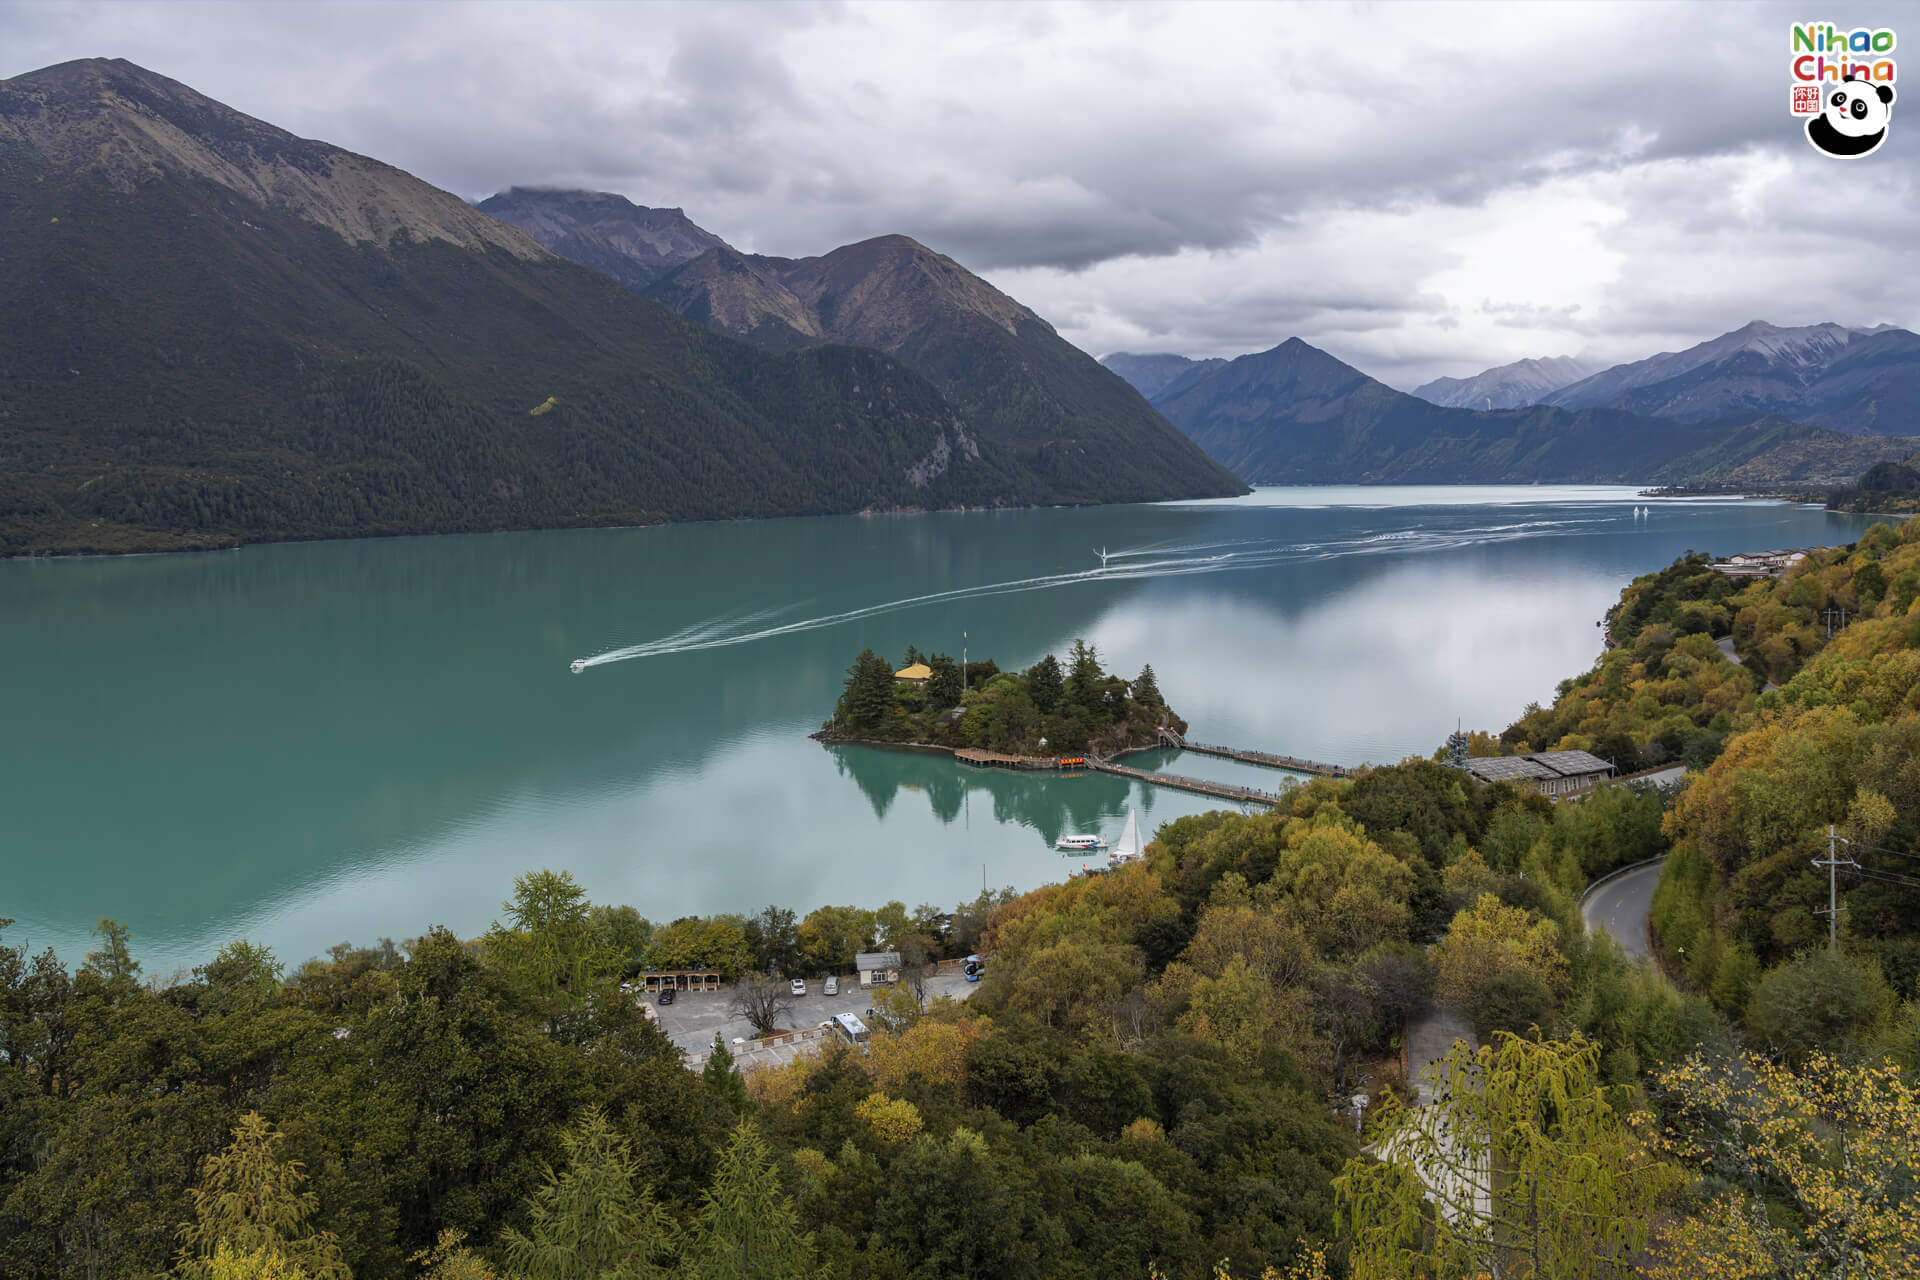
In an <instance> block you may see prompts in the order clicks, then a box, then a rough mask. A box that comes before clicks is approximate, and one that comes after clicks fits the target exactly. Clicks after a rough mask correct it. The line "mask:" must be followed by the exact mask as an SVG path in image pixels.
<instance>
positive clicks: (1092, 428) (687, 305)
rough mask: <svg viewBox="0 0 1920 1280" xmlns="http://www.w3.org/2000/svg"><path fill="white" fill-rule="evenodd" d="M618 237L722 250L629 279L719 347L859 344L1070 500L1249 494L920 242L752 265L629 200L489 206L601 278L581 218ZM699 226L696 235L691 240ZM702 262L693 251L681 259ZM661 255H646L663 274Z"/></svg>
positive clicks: (500, 201) (1008, 303) (759, 258)
mask: <svg viewBox="0 0 1920 1280" xmlns="http://www.w3.org/2000/svg"><path fill="white" fill-rule="evenodd" d="M617 206H624V208H625V210H628V211H631V212H619V213H617V214H614V215H611V216H610V217H609V218H608V219H607V220H608V222H609V223H610V224H611V225H616V226H618V225H625V224H626V223H628V222H633V221H638V220H641V219H647V218H651V217H653V216H654V215H658V214H661V213H662V212H671V213H672V214H673V219H674V220H675V221H674V225H676V226H679V225H680V224H684V228H690V229H691V230H692V231H693V232H697V233H698V236H699V237H704V238H705V240H704V241H695V240H694V238H693V237H692V236H684V237H683V239H682V241H681V242H680V243H682V244H687V245H689V246H690V245H691V244H692V243H705V241H711V244H709V245H707V247H706V248H704V249H702V250H701V251H700V252H698V253H696V254H692V255H691V256H689V257H687V258H686V260H685V261H683V262H681V263H679V264H678V265H676V266H674V267H673V268H672V269H671V270H668V271H666V272H664V273H661V274H657V275H654V276H653V277H652V278H651V279H648V280H644V281H636V280H635V279H633V278H632V276H631V274H630V273H629V272H627V271H613V272H611V274H614V275H615V278H616V279H622V280H624V281H626V282H627V283H629V284H634V285H635V287H638V288H640V289H642V290H643V291H644V292H645V293H646V294H647V296H648V297H651V298H656V299H658V300H659V301H661V302H664V303H666V304H667V305H668V306H670V307H672V308H673V309H674V310H676V311H678V312H679V313H680V314H681V315H683V316H685V317H687V318H688V319H690V320H693V321H695V322H697V323H699V324H702V325H705V326H706V327H707V328H709V329H711V330H713V331H714V332H716V333H724V334H726V335H728V336H729V337H733V338H738V339H740V340H742V341H744V342H748V343H751V344H752V345H754V346H757V347H760V348H761V349H763V350H766V351H773V352H787V351H798V350H803V349H806V348H810V347H817V346H822V345H826V344H835V343H843V344H846V345H849V346H857V347H869V348H872V349H873V350H876V351H882V352H885V353H886V354H887V355H889V356H892V357H893V358H895V359H897V360H899V361H900V362H901V363H902V364H905V365H906V366H907V367H908V368H910V369H912V370H914V371H915V372H917V373H919V374H921V375H922V376H924V377H925V378H927V379H928V380H929V381H931V382H932V383H933V385H934V386H935V387H936V388H938V389H939V391H940V393H941V394H942V395H943V396H945V397H946V399H947V401H948V402H949V403H950V404H952V405H953V407H954V409H955V411H956V412H957V413H958V415H959V416H960V418H961V419H962V420H964V421H965V422H966V423H967V424H968V425H969V427H970V428H971V429H972V430H974V431H975V433H976V434H977V435H978V437H979V438H980V439H981V440H982V441H986V442H991V443H993V444H996V445H999V446H1002V447H1003V448H1004V449H1005V450H1007V452H1008V456H1010V457H1011V459H1012V460H1013V461H1014V462H1015V463H1016V464H1018V465H1019V466H1021V467H1022V468H1024V469H1027V470H1029V471H1031V472H1032V473H1033V474H1034V475H1036V476H1038V477H1039V478H1040V479H1041V480H1042V481H1043V483H1044V484H1045V485H1046V486H1047V488H1048V490H1049V492H1050V494H1051V498H1052V500H1053V501H1056V502H1094V501H1103V500H1104V501H1112V500H1116V499H1135V500H1151V499H1156V498H1170V497H1175V496H1182V495H1184V496H1189V497H1197V496H1217V495H1225V494H1229V493H1238V492H1241V491H1242V490H1243V488H1244V486H1242V485H1240V484H1239V483H1238V482H1237V481H1236V480H1235V479H1234V478H1233V477H1232V476H1230V475H1228V474H1226V473H1225V472H1224V471H1223V470H1221V469H1220V468H1219V467H1217V466H1216V465H1214V464H1213V463H1211V462H1209V461H1208V460H1207V458H1206V456H1205V455H1204V454H1202V453H1201V452H1200V450H1198V449H1196V448H1195V447H1194V446H1193V444H1192V443H1191V442H1190V441H1189V440H1188V439H1187V438H1186V437H1185V436H1183V435H1182V434H1181V433H1180V432H1179V431H1177V430H1176V429H1174V427H1173V426H1171V425H1170V424H1169V423H1168V422H1167V421H1166V420H1165V419H1164V418H1162V417H1161V416H1160V415H1159V414H1158V413H1156V412H1154V410H1153V409H1152V407H1151V406H1149V405H1148V404H1147V402H1146V401H1145V400H1144V399H1143V398H1142V397H1141V396H1139V395H1138V394H1136V393H1135V392H1134V391H1133V390H1132V389H1131V388H1129V387H1128V386H1127V384H1126V383H1125V382H1124V381H1123V380H1122V379H1121V378H1119V377H1116V376H1115V375H1114V374H1112V373H1109V372H1108V371H1107V370H1105V369H1102V368H1101V367H1100V365H1099V364H1098V363H1097V362H1096V361H1094V360H1093V359H1092V358H1091V357H1089V356H1088V355H1087V354H1086V353H1085V352H1083V351H1081V350H1080V349H1079V348H1078V347H1075V346H1074V345H1073V344H1072V343H1069V342H1068V341H1066V340H1065V339H1064V338H1062V337H1060V335H1059V334H1058V333H1056V332H1054V329H1053V326H1052V325H1050V324H1048V323H1047V322H1046V321H1045V320H1043V319H1041V318H1040V317H1039V316H1037V315H1035V314H1034V313H1033V312H1032V311H1031V310H1029V309H1028V308H1026V307H1024V306H1022V305H1021V304H1020V303H1019V302H1017V301H1015V300H1014V299H1012V298H1010V297H1008V296H1007V295H1006V294H1004V293H1002V292H1000V291H999V290H998V289H996V288H994V287H993V286H992V285H990V284H988V283H987V282H986V281H985V280H982V279H981V278H980V277H979V276H976V275H974V274H973V273H972V272H970V271H968V270H967V269H966V268H965V267H962V266H961V265H960V264H959V263H957V262H955V261H954V260H953V259H951V258H949V257H947V256H946V255H944V254H941V253H936V252H934V251H933V250H932V249H929V248H927V247H926V246H925V245H923V244H920V243H918V242H917V241H914V240H911V239H909V238H907V237H906V236H898V235H891V236H880V237H877V238H875V239H872V240H863V241H861V242H859V243H858V244H850V245H843V246H841V247H840V248H837V249H834V250H832V251H831V252H829V253H826V254H823V255H821V256H819V257H816V258H773V257H766V256H764V255H760V254H744V253H741V252H739V251H738V250H736V249H734V248H732V247H731V246H729V245H726V244H724V243H722V242H720V241H719V240H718V238H717V237H712V236H709V235H708V233H706V232H704V231H701V230H700V229H699V228H698V227H695V226H694V225H693V224H692V223H690V222H686V221H685V219H684V218H681V217H680V216H679V214H678V211H677V210H675V211H661V210H647V209H643V208H640V207H639V206H634V205H629V204H627V203H626V202H625V201H624V200H622V199H621V198H620V197H618V196H604V195H592V194H588V193H583V192H565V191H550V192H539V191H527V190H519V189H516V190H515V191H513V192H509V193H508V194H507V195H506V196H496V197H494V198H493V199H492V200H488V201H485V202H483V203H482V204H481V206H480V207H481V208H482V209H487V210H494V209H507V208H510V209H511V211H512V212H513V214H514V223H515V225H516V226H520V227H522V228H524V229H526V230H527V231H528V233H529V234H530V235H532V236H533V237H534V238H535V239H536V240H539V241H540V242H541V243H542V244H544V245H546V246H547V247H549V248H551V249H553V250H554V251H555V252H556V253H561V254H565V255H567V256H570V257H572V256H575V253H576V251H577V250H580V249H582V248H583V247H584V248H586V249H588V250H591V252H590V253H585V254H583V255H582V256H579V257H578V258H577V260H578V261H580V262H583V263H585V264H587V265H590V266H597V265H598V261H597V255H598V254H599V253H600V252H601V250H602V248H603V247H604V246H605V245H606V244H607V243H610V242H608V241H605V240H601V241H595V242H592V243H591V244H586V245H584V246H583V243H582V242H581V240H580V239H579V236H578V232H577V231H574V230H571V229H570V223H569V219H570V218H573V217H575V212H574V211H576V210H581V209H587V210H613V209H615V208H616V207H617ZM684 228H683V229H684ZM676 252H682V253H685V252H689V249H686V248H682V249H676ZM661 257H662V255H661V254H660V253H659V252H658V251H657V250H656V249H655V247H654V246H653V245H652V244H651V243H644V244H642V245H641V246H640V247H639V248H638V250H636V251H635V252H634V253H633V254H631V255H630V258H631V260H632V261H633V262H634V263H635V264H636V268H635V269H637V270H638V271H640V272H654V271H656V270H657V265H658V263H659V262H660V261H661Z"/></svg>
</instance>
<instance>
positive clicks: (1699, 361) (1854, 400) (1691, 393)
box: [1546, 320, 1920, 435]
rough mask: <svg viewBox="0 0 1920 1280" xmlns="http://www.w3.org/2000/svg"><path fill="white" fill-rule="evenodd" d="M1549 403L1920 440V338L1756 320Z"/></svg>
mask: <svg viewBox="0 0 1920 1280" xmlns="http://www.w3.org/2000/svg"><path fill="white" fill-rule="evenodd" d="M1546 403H1548V404H1552V405H1558V406H1560V407H1561V408H1566V409H1582V408H1589V407H1595V406H1606V407H1609V408H1615V409H1626V410H1629V411H1631V412H1634V413H1644V414H1649V415H1651V416H1653V417H1658V418H1673V419H1676V420H1678V421H1682V422H1707V421H1713V420H1716V419H1724V418H1729V417H1735V416H1740V417H1751V416H1756V415H1759V414H1765V413H1778V414H1783V415H1785V416H1787V417H1789V418H1793V419H1795V420H1796V421H1800V422H1811V423H1815V424H1817V425H1819V426H1824V427H1832V428H1834V429H1835V430H1837V431H1853V432H1861V433H1865V434H1872V435H1914V434H1920V335H1915V334H1912V333H1909V332H1908V331H1907V330H1905V329H1896V328H1892V327H1890V326H1881V327H1879V328H1875V329H1849V328H1846V327H1844V326H1841V325H1837V324H1817V325H1808V326H1805V327H1802V328H1795V329H1783V328H1780V327H1777V326H1775V325H1770V324H1767V323H1766V322H1765V321H1761V320H1755V321H1754V322H1753V323H1751V324H1749V325H1746V326H1744V327H1742V328H1739V329H1736V330H1734V331H1733V332H1732V333H1727V334H1722V335H1721V336H1720V337H1718V338H1714V339H1713V340H1711V341H1709V342H1702V343H1700V344H1699V345H1698V346H1694V347H1689V348H1688V349H1687V350H1685V351H1678V352H1662V353H1661V354H1659V355H1657V356H1651V357H1649V358H1648V359H1645V360H1637V361H1635V362H1633V363H1632V364H1623V365H1616V366H1614V367H1613V368H1611V369H1608V370H1606V371H1604V372H1602V373H1596V374H1594V375H1593V376H1592V377H1589V378H1583V379H1581V380H1580V381H1578V382H1575V383H1572V384H1571V385H1569V386H1565V387H1562V388H1560V389H1559V390H1558V391H1555V392H1553V393H1552V394H1551V395H1549V396H1547V397H1546Z"/></svg>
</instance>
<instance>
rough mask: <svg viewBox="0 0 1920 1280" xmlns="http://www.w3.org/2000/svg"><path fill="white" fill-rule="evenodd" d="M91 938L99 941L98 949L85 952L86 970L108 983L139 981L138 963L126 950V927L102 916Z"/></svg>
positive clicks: (94, 927)
mask: <svg viewBox="0 0 1920 1280" xmlns="http://www.w3.org/2000/svg"><path fill="white" fill-rule="evenodd" d="M93 936H94V937H96V938H98V939H100V949H99V950H98V951H89V952H87V963H86V967H87V968H89V969H91V970H93V971H94V972H95V973H97V974H99V975H100V976H101V977H103V978H105V979H106V980H107V981H109V982H121V981H125V982H138V981H139V980H140V962H139V961H138V960H135V959H134V958H133V953H132V952H131V951H130V950H128V948H127V926H125V925H124V924H121V923H120V922H119V921H118V920H109V919H107V918H106V917H105V916H102V917H100V923H99V924H97V925H95V926H93Z"/></svg>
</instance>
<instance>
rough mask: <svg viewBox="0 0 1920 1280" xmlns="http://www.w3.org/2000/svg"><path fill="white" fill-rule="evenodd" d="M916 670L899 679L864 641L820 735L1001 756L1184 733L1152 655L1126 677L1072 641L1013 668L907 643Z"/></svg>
mask: <svg viewBox="0 0 1920 1280" xmlns="http://www.w3.org/2000/svg"><path fill="white" fill-rule="evenodd" d="M917 666H924V667H926V668H927V674H926V675H925V676H924V677H916V678H912V679H902V678H900V677H899V674H898V673H897V672H896V671H895V670H894V667H893V664H892V663H890V662H888V661H887V660H886V659H885V658H883V657H880V656H879V655H878V654H876V653H874V651H873V650H871V649H867V650H865V651H863V652H862V653H861V654H860V656H859V657H858V658H856V659H854V663H853V665H852V666H851V667H849V668H847V680H846V686H845V691H844V692H843V693H842V694H841V695H840V700H839V702H838V704H836V705H835V707H834V711H833V719H831V720H829V721H827V723H826V724H825V725H824V726H822V729H821V733H820V735H819V736H821V737H823V738H824V739H826V740H829V741H832V740H844V739H850V738H851V739H861V740H867V741H875V740H878V741H885V742H913V743H931V744H934V745H937V746H948V747H979V748H982V749H985V750H988V751H999V752H1003V753H1005V754H1008V755H1029V756H1042V755H1061V754H1064V753H1072V752H1081V751H1092V752H1095V753H1096V754H1099V755H1110V754H1112V753H1113V752H1115V751H1120V750H1123V749H1125V748H1128V747H1143V746H1151V745H1153V744H1154V742H1155V741H1157V731H1158V729H1159V728H1160V727H1161V726H1166V727H1169V728H1171V729H1173V730H1174V732H1176V733H1185V732H1186V728H1187V722H1186V721H1184V720H1182V719H1180V718H1179V717H1178V716H1176V715H1174V714H1173V712H1172V710H1171V709H1170V708H1168V706H1167V704H1166V699H1164V698H1163V697H1161V695H1160V685H1159V682H1158V681H1157V680H1156V679H1155V678H1154V674H1153V667H1152V665H1151V664H1149V665H1148V666H1146V667H1144V668H1142V670H1141V672H1140V674H1139V675H1138V676H1136V677H1134V679H1132V680H1131V681H1129V680H1126V679H1124V678H1123V677H1121V676H1119V675H1116V674H1114V673H1113V672H1110V671H1107V670H1105V669H1104V668H1103V667H1102V666H1101V665H1100V655H1099V653H1098V652H1097V651H1096V650H1095V649H1094V647H1093V646H1092V645H1089V644H1087V643H1086V642H1085V641H1084V640H1076V641H1074V643H1073V650H1072V652H1071V653H1070V654H1069V655H1068V657H1067V661H1066V662H1065V663H1062V662H1061V661H1060V660H1059V659H1058V658H1056V657H1054V656H1053V655H1052V654H1048V655H1047V656H1046V657H1044V658H1042V659H1041V660H1040V661H1038V662H1036V663H1034V664H1033V666H1031V667H1029V668H1027V669H1026V670H1025V671H1021V672H1011V671H1001V670H1000V666H999V664H998V663H996V662H995V661H994V660H993V659H991V658H983V659H981V660H980V661H978V662H970V663H968V664H967V666H966V669H965V670H964V671H963V670H962V669H961V664H960V663H958V662H956V661H954V660H953V658H952V657H951V656H949V655H947V654H944V653H936V654H933V655H931V656H929V655H926V654H922V653H921V652H920V651H919V650H918V649H916V648H914V647H912V646H911V645H910V646H908V648H907V657H906V666H905V667H903V668H901V670H903V671H904V670H912V669H913V668H914V667H917Z"/></svg>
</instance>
